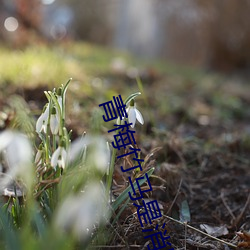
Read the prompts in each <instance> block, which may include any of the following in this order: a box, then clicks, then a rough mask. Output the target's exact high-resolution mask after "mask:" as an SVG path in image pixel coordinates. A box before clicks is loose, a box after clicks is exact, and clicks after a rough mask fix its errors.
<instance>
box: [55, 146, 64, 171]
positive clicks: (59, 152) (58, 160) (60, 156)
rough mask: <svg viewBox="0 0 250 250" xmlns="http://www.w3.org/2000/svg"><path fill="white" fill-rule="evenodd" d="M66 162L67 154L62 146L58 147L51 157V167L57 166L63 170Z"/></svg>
mask: <svg viewBox="0 0 250 250" xmlns="http://www.w3.org/2000/svg"><path fill="white" fill-rule="evenodd" d="M66 160H67V152H66V150H65V148H64V147H63V146H59V147H58V148H57V149H56V151H55V152H54V153H53V155H52V157H51V166H52V167H53V168H56V166H57V165H58V166H59V167H60V168H62V169H64V168H65V165H66Z"/></svg>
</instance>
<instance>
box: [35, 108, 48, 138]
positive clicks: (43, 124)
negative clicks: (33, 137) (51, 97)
mask: <svg viewBox="0 0 250 250" xmlns="http://www.w3.org/2000/svg"><path fill="white" fill-rule="evenodd" d="M48 120H49V104H46V106H45V107H44V110H43V113H42V114H41V115H40V117H39V118H38V120H37V122H36V132H37V133H41V132H42V131H43V132H44V133H45V134H46V132H47V125H48Z"/></svg>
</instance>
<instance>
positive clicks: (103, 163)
mask: <svg viewBox="0 0 250 250" xmlns="http://www.w3.org/2000/svg"><path fill="white" fill-rule="evenodd" d="M93 143H94V147H93V150H94V152H93V156H92V157H93V160H94V163H95V166H96V168H97V169H99V170H100V171H101V172H106V171H107V168H108V166H109V162H110V151H109V150H108V147H107V143H106V141H105V140H103V139H102V138H100V137H96V138H93Z"/></svg>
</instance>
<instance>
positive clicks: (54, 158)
mask: <svg viewBox="0 0 250 250" xmlns="http://www.w3.org/2000/svg"><path fill="white" fill-rule="evenodd" d="M60 154H61V147H60V146H59V147H58V148H57V149H56V151H55V152H54V153H53V154H52V157H51V161H50V163H51V166H52V167H53V168H55V167H56V166H57V164H58V158H59V156H60Z"/></svg>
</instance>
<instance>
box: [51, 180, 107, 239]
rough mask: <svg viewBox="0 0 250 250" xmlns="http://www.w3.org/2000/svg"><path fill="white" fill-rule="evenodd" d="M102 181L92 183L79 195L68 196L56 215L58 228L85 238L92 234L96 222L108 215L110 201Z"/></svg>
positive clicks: (101, 220)
mask: <svg viewBox="0 0 250 250" xmlns="http://www.w3.org/2000/svg"><path fill="white" fill-rule="evenodd" d="M104 197H105V193H104V190H103V187H102V186H101V184H100V183H97V182H96V183H91V184H90V185H89V186H87V188H86V189H85V190H84V191H82V192H81V194H79V195H74V196H73V195H71V196H68V197H67V198H66V199H65V200H64V201H63V203H62V205H61V206H60V207H59V210H58V211H57V213H56V217H55V226H56V229H59V230H60V231H62V232H66V233H69V232H70V233H72V234H73V235H74V236H75V237H77V238H78V239H81V240H84V239H86V238H88V237H90V236H91V233H92V231H93V230H94V227H95V225H96V224H98V223H100V222H103V221H105V219H106V218H107V216H108V212H109V209H108V202H107V201H105V199H104Z"/></svg>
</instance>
